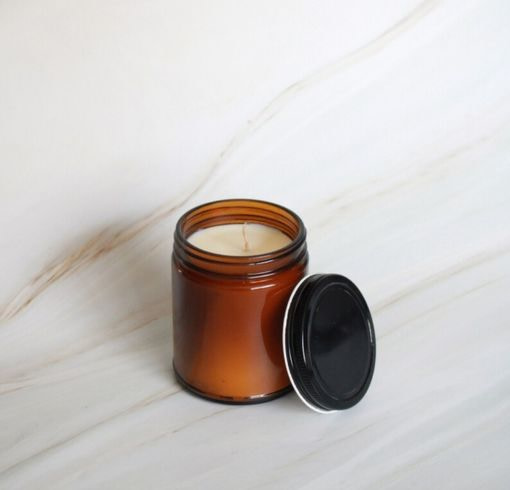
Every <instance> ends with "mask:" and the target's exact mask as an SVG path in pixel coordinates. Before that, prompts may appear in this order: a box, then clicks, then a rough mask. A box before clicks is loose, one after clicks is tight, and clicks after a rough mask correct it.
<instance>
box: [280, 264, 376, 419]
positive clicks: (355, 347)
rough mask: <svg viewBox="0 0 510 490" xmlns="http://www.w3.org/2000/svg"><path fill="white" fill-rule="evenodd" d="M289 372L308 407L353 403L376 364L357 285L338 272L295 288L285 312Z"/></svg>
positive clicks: (323, 409)
mask: <svg viewBox="0 0 510 490" xmlns="http://www.w3.org/2000/svg"><path fill="white" fill-rule="evenodd" d="M283 340H284V351H285V361H286V365H287V371H288V373H289V377H290V378H291V381H292V384H293V385H294V388H295V389H296V391H297V392H298V395H299V396H300V398H301V399H302V400H303V401H304V402H305V403H306V404H307V405H308V406H310V408H312V409H314V410H317V411H320V412H331V411H336V410H340V409H344V408H349V407H351V406H353V405H355V404H356V403H358V402H359V401H360V400H361V398H363V396H364V395H365V393H366V391H367V389H368V386H369V385H370V381H371V379H372V374H373V370H374V365H375V334H374V329H373V324H372V318H371V315H370V311H369V309H368V306H367V304H366V302H365V300H364V298H363V295H362V294H361V292H360V291H359V289H358V288H357V287H356V286H355V285H354V283H352V282H351V281H350V280H349V279H347V278H345V277H343V276H340V275H337V274H315V275H312V276H308V277H306V278H304V279H303V280H302V281H301V282H300V283H299V284H298V285H297V286H296V288H295V290H294V292H293V294H292V296H291V299H290V300H289V304H288V306H287V312H286V316H285V324H284V339H283Z"/></svg>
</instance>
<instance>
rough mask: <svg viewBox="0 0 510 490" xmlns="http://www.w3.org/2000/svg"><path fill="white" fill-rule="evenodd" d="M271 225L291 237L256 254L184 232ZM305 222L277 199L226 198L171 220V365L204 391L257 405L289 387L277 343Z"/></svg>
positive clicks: (300, 273) (303, 266) (302, 270)
mask: <svg viewBox="0 0 510 490" xmlns="http://www.w3.org/2000/svg"><path fill="white" fill-rule="evenodd" d="M244 223H248V224H252V223H253V224H258V225H266V226H270V227H273V228H275V229H277V230H279V231H281V232H283V233H284V234H285V235H287V236H288V237H289V238H290V241H289V243H288V244H287V245H285V246H284V247H283V248H279V249H278V250H273V251H270V252H267V253H263V254H258V255H244V256H241V255H222V254H219V253H213V252H209V251H207V250H204V249H201V248H198V247H196V246H194V245H192V244H191V243H190V241H189V240H188V238H189V237H190V236H191V235H192V234H193V233H195V232H196V231H198V230H202V229H205V228H209V227H212V226H218V225H227V224H244ZM307 265H308V252H307V247H306V231H305V227H304V225H303V222H302V221H301V219H300V218H299V216H297V215H296V214H295V213H293V212H292V211H290V210H288V209H286V208H284V207H282V206H279V205H277V204H273V203H269V202H264V201H256V200H249V199H229V200H224V201H216V202H212V203H208V204H204V205H202V206H198V207H196V208H194V209H192V210H190V211H188V212H187V213H186V214H184V215H183V216H182V217H181V218H180V220H179V221H178V223H177V226H176V230H175V236H174V252H173V260H172V292H173V330H174V370H175V373H176V376H177V378H178V380H179V381H180V382H181V383H182V384H183V385H184V386H185V387H187V388H188V389H190V390H191V391H193V392H195V393H196V394H198V395H201V396H203V397H206V398H209V399H213V400H217V401H223V402H230V403H255V402H262V401H267V400H270V399H273V398H275V397H277V396H279V395H282V394H284V393H286V392H287V391H288V390H290V388H291V386H290V382H289V378H288V375H287V372H286V369H285V362H284V358H283V348H282V325H283V317H284V313H285V308H286V305H287V301H288V299H289V296H290V294H291V292H292V290H293V288H294V286H295V285H296V284H297V283H298V282H299V281H300V280H301V278H303V277H304V276H305V274H306V272H307Z"/></svg>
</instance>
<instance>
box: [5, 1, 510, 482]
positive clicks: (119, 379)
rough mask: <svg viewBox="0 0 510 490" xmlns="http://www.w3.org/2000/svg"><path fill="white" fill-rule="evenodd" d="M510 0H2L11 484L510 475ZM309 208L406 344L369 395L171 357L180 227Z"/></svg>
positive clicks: (391, 354) (308, 218) (320, 245)
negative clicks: (259, 395)
mask: <svg viewBox="0 0 510 490" xmlns="http://www.w3.org/2000/svg"><path fill="white" fill-rule="evenodd" d="M509 24H510V4H509V3H508V2H507V1H505V0H500V1H495V0H483V1H482V0H476V1H473V0H464V1H460V0H459V1H433V0H432V1H431V0H424V1H421V0H393V1H391V2H377V1H375V0H370V1H369V0H361V1H359V2H348V1H345V0H341V1H323V2H312V1H299V2H292V1H290V0H282V1H279V2H273V1H267V0H262V1H258V2H239V1H223V0H221V1H216V2H184V1H181V2H178V1H173V0H171V1H163V0H152V1H144V2H141V1H134V0H127V1H123V2H118V1H113V0H101V1H89V2H69V1H64V0H37V1H36V0H27V1H24V2H19V1H14V0H4V1H2V2H1V3H0V67H1V75H0V169H1V173H0V247H1V248H0V250H1V255H0V270H1V271H2V276H1V277H2V278H1V281H0V319H1V324H0V488H1V489H8V490H11V489H38V490H39V489H64V488H65V489H69V488H72V489H114V488H115V489H116V488H122V489H127V488H129V489H139V488H151V489H152V488H172V489H208V488H213V489H226V488H243V489H250V488H267V489H273V488H274V489H282V488H295V489H303V490H305V489H320V488H335V489H338V488H350V489H353V488H360V489H368V488H370V489H378V490H380V489H409V488H413V489H430V488H440V489H457V488H462V489H479V488H486V489H489V488H490V489H507V488H509V485H510V464H509V462H508V460H509V454H510V357H509V353H508V349H509V344H510V324H509V322H510V320H509V311H508V305H509V299H508V298H509V291H510V193H509V190H508V189H509V187H510V50H509V46H510V29H509V28H508V26H509ZM239 196H240V197H254V198H261V199H268V200H272V201H276V202H280V203H282V204H284V205H287V206H288V207H290V208H292V209H294V210H295V211H296V212H298V213H299V214H300V215H301V217H302V218H303V220H304V221H305V223H306V225H307V228H308V232H309V248H310V254H311V272H322V271H324V272H338V273H342V274H344V275H347V276H349V277H350V278H351V279H353V280H354V281H355V282H356V283H357V284H358V285H359V287H360V288H361V289H362V291H363V292H364V293H365V295H366V298H367V300H368V302H369V304H370V305H371V308H372V311H373V316H374V322H375V327H376V333H377V341H378V361H377V366H376V370H375V376H374V380H373V384H372V387H371V389H370V390H369V392H368V394H367V396H366V398H365V399H364V400H363V401H362V403H360V404H359V405H358V406H356V407H355V408H353V409H351V410H348V411H345V412H342V413H338V414H336V415H334V416H321V415H318V414H315V413H313V412H311V411H310V410H308V409H307V408H306V407H305V406H304V405H302V404H301V403H300V402H299V400H298V398H297V396H296V395H295V394H290V395H288V396H286V397H284V398H281V399H279V400H276V401H274V402H271V403H267V404H263V405H258V406H249V407H235V406H226V405H219V404H214V403H209V402H206V401H203V400H200V399H198V398H195V397H193V396H190V395H189V394H187V393H185V392H183V391H182V390H181V388H180V387H179V386H178V385H177V384H176V382H175V380H174V378H173V376H172V373H171V358H172V345H171V303H170V292H171V284H170V274H169V272H170V254H171V247H172V232H173V228H174V226H175V222H176V220H177V218H178V217H179V216H180V215H181V214H182V213H183V212H184V211H185V210H187V209H189V208H190V207H191V206H193V205H196V204H199V203H201V202H205V201H208V200H212V199H217V198H226V197H239Z"/></svg>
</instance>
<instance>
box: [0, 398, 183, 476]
mask: <svg viewBox="0 0 510 490" xmlns="http://www.w3.org/2000/svg"><path fill="white" fill-rule="evenodd" d="M181 391H182V390H181V389H177V390H176V389H175V388H172V389H171V390H164V391H161V392H159V393H155V394H153V395H151V396H149V397H147V398H145V399H143V400H140V401H139V402H137V403H135V404H134V405H131V406H129V407H127V408H125V409H124V410H121V411H119V412H117V413H114V414H113V415H110V416H109V417H106V418H104V419H102V420H100V421H98V422H96V423H95V424H92V425H90V426H88V427H86V428H84V429H82V430H80V431H79V432H76V433H75V434H72V435H71V436H69V437H66V438H65V439H62V440H61V441H58V442H56V443H54V444H52V445H51V446H48V447H45V448H44V449H42V450H40V451H38V452H36V453H34V454H32V455H30V456H29V457H27V458H25V459H22V460H21V461H18V462H17V463H14V464H13V465H11V466H9V467H7V468H5V469H3V470H2V471H0V476H2V477H5V476H6V475H8V474H10V473H12V472H14V471H16V470H19V469H20V468H22V467H23V466H25V465H26V464H29V463H31V462H32V461H33V460H34V459H38V458H40V457H44V456H45V455H46V454H48V453H50V452H52V451H54V450H56V449H58V448H61V447H62V446H65V445H67V444H69V443H70V442H72V441H74V440H75V439H78V438H79V437H81V436H82V435H84V434H85V433H87V432H90V431H91V430H94V429H97V428H99V427H102V426H104V425H105V424H107V423H109V422H111V421H112V420H115V419H117V418H119V417H124V416H125V415H129V414H131V413H133V412H135V411H137V410H141V409H143V408H145V407H147V406H148V405H150V404H152V403H155V402H159V401H162V400H165V399H167V398H170V397H171V396H173V395H176V394H177V393H179V392H181Z"/></svg>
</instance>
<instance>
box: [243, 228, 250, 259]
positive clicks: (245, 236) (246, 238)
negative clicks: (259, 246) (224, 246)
mask: <svg viewBox="0 0 510 490" xmlns="http://www.w3.org/2000/svg"><path fill="white" fill-rule="evenodd" d="M247 224H248V223H247V222H246V221H245V222H244V223H243V240H244V247H243V250H244V251H245V252H247V251H248V250H250V244H249V242H248V235H247V233H246V225H247Z"/></svg>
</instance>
